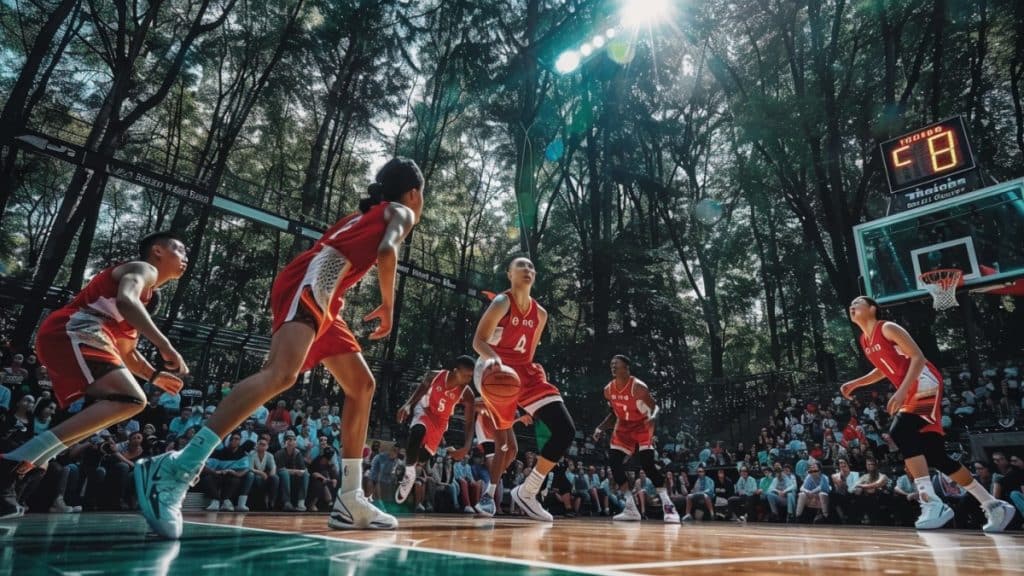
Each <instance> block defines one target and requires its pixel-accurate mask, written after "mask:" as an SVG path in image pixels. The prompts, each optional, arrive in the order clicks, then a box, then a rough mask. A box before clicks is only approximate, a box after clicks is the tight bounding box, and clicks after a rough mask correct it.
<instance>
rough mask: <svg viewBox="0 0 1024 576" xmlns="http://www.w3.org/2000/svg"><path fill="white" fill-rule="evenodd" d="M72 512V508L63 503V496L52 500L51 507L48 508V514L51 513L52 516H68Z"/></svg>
mask: <svg viewBox="0 0 1024 576" xmlns="http://www.w3.org/2000/svg"><path fill="white" fill-rule="evenodd" d="M74 511H75V509H74V508H72V507H71V506H68V505H67V504H66V503H64V497H63V496H57V497H56V498H54V499H53V506H50V512H53V513H54V514H70V513H72V512H74Z"/></svg>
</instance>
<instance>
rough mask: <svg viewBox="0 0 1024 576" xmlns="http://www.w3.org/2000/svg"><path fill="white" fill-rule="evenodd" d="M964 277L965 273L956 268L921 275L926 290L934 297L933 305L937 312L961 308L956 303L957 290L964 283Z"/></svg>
mask: <svg viewBox="0 0 1024 576" xmlns="http://www.w3.org/2000/svg"><path fill="white" fill-rule="evenodd" d="M963 275H964V273H963V271H962V270H958V269H956V268H942V269H939V270H932V271H931V272H925V273H924V274H921V276H920V278H921V282H924V284H925V286H924V287H925V289H926V290H928V292H929V293H930V294H931V295H932V299H933V304H932V305H933V306H934V308H935V309H936V310H949V309H950V308H956V307H957V306H959V304H958V303H957V301H956V289H957V286H960V285H961V284H962V283H963Z"/></svg>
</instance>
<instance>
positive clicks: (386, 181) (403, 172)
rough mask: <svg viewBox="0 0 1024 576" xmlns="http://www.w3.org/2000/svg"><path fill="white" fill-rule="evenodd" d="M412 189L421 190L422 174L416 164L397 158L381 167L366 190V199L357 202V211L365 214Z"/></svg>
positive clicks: (396, 199)
mask: <svg viewBox="0 0 1024 576" xmlns="http://www.w3.org/2000/svg"><path fill="white" fill-rule="evenodd" d="M413 188H418V189H420V190H423V173H422V172H420V167H419V166H417V165H416V162H414V161H413V160H410V159H409V158H403V157H401V156H397V157H395V158H392V159H391V160H389V161H388V163H387V164H385V165H384V166H383V167H381V169H380V171H379V172H377V176H376V177H375V178H374V182H373V183H371V184H370V185H369V186H368V187H367V188H366V198H363V199H362V200H360V201H359V211H360V212H362V213H364V214H365V213H366V212H367V211H369V210H370V208H373V207H374V206H376V205H377V204H380V203H381V202H384V201H388V202H395V201H398V200H400V199H401V198H402V196H403V195H405V193H406V192H408V191H409V190H411V189H413Z"/></svg>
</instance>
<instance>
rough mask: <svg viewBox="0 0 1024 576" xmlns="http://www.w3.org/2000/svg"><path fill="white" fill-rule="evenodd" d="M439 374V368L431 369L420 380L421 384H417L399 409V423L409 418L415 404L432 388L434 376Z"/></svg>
mask: <svg viewBox="0 0 1024 576" xmlns="http://www.w3.org/2000/svg"><path fill="white" fill-rule="evenodd" d="M437 374H438V371H437V370H430V371H428V372H427V374H426V375H425V376H423V380H420V384H419V386H417V387H416V389H415V390H413V391H412V394H411V395H410V396H409V399H408V400H407V401H406V402H405V404H402V407H401V408H399V409H398V416H397V420H398V423H399V424H401V423H402V422H405V419H406V418H408V417H409V414H411V413H412V408H413V406H415V405H416V403H417V402H419V401H420V399H421V398H423V396H424V394H426V393H427V391H428V390H430V383H431V382H433V381H434V378H435V377H437Z"/></svg>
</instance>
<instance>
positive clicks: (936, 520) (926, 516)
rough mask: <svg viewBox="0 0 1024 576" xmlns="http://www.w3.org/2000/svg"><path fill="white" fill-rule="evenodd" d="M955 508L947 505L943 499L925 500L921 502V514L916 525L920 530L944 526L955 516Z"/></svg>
mask: <svg viewBox="0 0 1024 576" xmlns="http://www.w3.org/2000/svg"><path fill="white" fill-rule="evenodd" d="M955 515H956V514H954V512H953V509H952V508H950V507H949V506H946V505H945V504H944V503H943V502H942V500H936V501H935V502H924V503H922V504H921V516H920V517H918V519H917V522H914V527H915V528H917V529H918V530H935V529H938V528H942V527H943V526H945V525H946V524H948V523H949V521H950V520H952V519H953V516H955Z"/></svg>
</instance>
